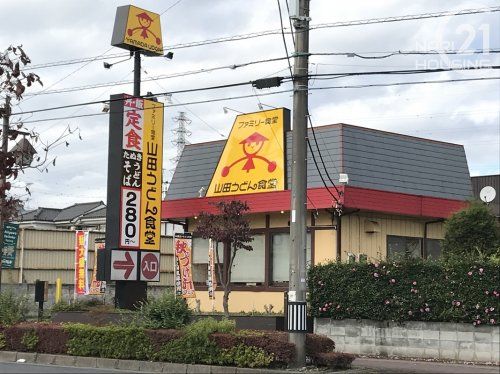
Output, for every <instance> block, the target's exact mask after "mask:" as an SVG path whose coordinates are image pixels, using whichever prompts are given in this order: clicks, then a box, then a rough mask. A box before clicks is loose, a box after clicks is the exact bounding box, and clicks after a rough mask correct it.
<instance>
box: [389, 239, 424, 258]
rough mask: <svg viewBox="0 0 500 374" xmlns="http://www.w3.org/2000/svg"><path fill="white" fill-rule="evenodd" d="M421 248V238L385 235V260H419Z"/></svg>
mask: <svg viewBox="0 0 500 374" xmlns="http://www.w3.org/2000/svg"><path fill="white" fill-rule="evenodd" d="M421 248H422V239H421V238H413V237H409V236H395V235H387V258H390V259H402V258H419V257H421Z"/></svg>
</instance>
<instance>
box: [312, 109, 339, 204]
mask: <svg viewBox="0 0 500 374" xmlns="http://www.w3.org/2000/svg"><path fill="white" fill-rule="evenodd" d="M307 119H308V121H309V127H310V128H311V132H312V134H313V139H314V144H315V145H316V149H317V150H318V155H319V158H320V160H321V164H322V165H323V168H324V169H325V172H326V176H327V177H328V180H329V181H330V183H331V184H332V185H333V187H334V188H335V191H337V194H338V195H339V196H340V191H339V189H338V188H337V186H336V185H335V183H334V182H333V180H332V178H331V177H330V173H329V172H328V169H327V167H326V164H325V160H323V155H322V154H321V149H319V144H318V139H317V138H316V131H315V130H314V126H313V123H312V120H311V115H310V113H309V108H308V109H307ZM307 142H308V143H309V148H310V150H311V153H313V150H312V147H311V144H310V142H309V139H308V140H307ZM313 157H314V156H313ZM318 173H320V174H321V171H320V170H319V169H318ZM325 187H326V186H325ZM335 200H336V201H337V203H338V202H339V201H338V200H337V199H335Z"/></svg>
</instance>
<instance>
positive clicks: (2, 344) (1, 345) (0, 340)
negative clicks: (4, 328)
mask: <svg viewBox="0 0 500 374" xmlns="http://www.w3.org/2000/svg"><path fill="white" fill-rule="evenodd" d="M5 348H7V341H6V340H5V334H4V333H3V332H0V351H1V350H2V349H5Z"/></svg>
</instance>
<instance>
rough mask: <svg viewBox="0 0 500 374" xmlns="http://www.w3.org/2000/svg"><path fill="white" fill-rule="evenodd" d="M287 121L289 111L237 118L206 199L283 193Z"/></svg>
mask: <svg viewBox="0 0 500 374" xmlns="http://www.w3.org/2000/svg"><path fill="white" fill-rule="evenodd" d="M289 122H290V112H289V111H288V109H284V108H281V109H273V110H266V111H262V112H257V113H249V114H241V115H238V116H237V117H236V120H235V121H234V124H233V128H232V129H231V133H230V134H229V138H228V139H227V142H226V145H225V147H224V151H223V152H222V155H221V157H220V160H219V164H218V165H217V168H216V169H215V173H214V175H213V177H212V181H211V182H210V186H209V188H208V191H207V196H208V197H214V196H230V195H243V194H251V193H259V192H271V191H281V190H284V189H285V183H286V173H285V170H286V164H285V141H284V131H285V128H286V129H288V127H289Z"/></svg>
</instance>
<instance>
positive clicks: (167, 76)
mask: <svg viewBox="0 0 500 374" xmlns="http://www.w3.org/2000/svg"><path fill="white" fill-rule="evenodd" d="M287 58H288V57H275V58H268V59H264V60H256V61H249V62H243V63H240V64H231V65H223V66H215V67H212V68H207V69H198V70H190V71H185V72H180V73H173V74H163V75H157V76H149V78H145V79H142V80H141V82H150V81H158V80H163V79H170V78H178V77H185V76H189V75H196V74H202V73H210V72H213V71H216V70H224V69H231V70H236V69H238V68H241V67H246V66H250V65H255V64H262V63H267V62H275V61H282V60H286V59H287ZM148 75H149V74H148ZM133 82H134V81H133V80H126V81H114V82H106V83H95V84H88V85H84V86H77V87H67V88H61V89H59V90H52V91H46V90H44V91H42V92H40V93H27V94H25V96H30V95H34V96H37V95H51V94H60V93H68V92H75V91H84V90H91V89H95V88H102V87H112V86H121V85H125V84H131V83H133Z"/></svg>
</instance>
